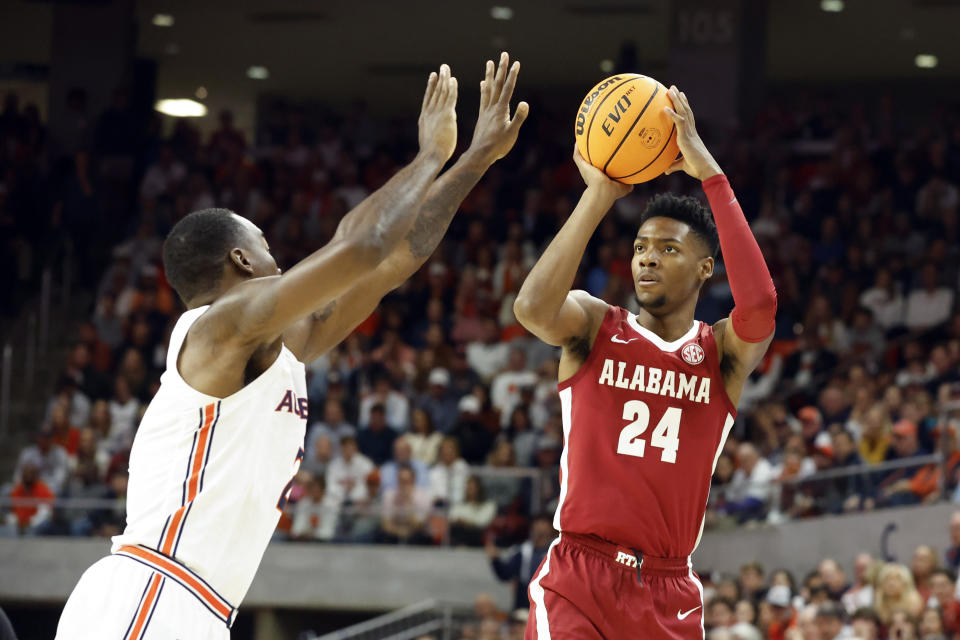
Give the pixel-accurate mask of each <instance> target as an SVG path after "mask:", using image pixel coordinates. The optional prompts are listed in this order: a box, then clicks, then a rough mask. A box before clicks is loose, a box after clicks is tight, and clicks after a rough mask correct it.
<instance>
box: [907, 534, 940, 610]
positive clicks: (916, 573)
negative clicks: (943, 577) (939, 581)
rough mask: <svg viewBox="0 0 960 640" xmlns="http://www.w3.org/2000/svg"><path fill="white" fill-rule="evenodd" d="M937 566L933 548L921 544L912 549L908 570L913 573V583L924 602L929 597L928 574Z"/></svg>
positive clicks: (938, 566)
mask: <svg viewBox="0 0 960 640" xmlns="http://www.w3.org/2000/svg"><path fill="white" fill-rule="evenodd" d="M939 568H940V563H939V562H938V561H937V554H936V552H935V551H934V550H933V549H931V548H930V547H928V546H927V545H925V544H922V545H920V546H919V547H917V548H916V549H915V550H914V552H913V560H912V561H911V563H910V572H911V573H912V574H913V584H914V586H916V588H917V592H918V593H919V594H920V598H921V599H922V600H923V602H924V604H926V602H927V600H929V599H930V576H931V575H932V574H933V572H934V571H936V570H937V569H939Z"/></svg>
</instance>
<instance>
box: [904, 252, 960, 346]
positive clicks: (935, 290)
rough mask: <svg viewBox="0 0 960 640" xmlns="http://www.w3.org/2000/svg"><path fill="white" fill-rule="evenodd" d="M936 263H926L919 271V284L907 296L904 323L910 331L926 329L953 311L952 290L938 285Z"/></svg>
mask: <svg viewBox="0 0 960 640" xmlns="http://www.w3.org/2000/svg"><path fill="white" fill-rule="evenodd" d="M939 280H940V276H939V273H938V271H937V267H936V265H934V264H933V263H929V262H928V263H927V264H926V265H924V267H923V270H922V271H921V272H920V282H921V286H920V287H917V288H916V289H914V290H913V291H911V292H910V295H909V296H907V305H906V317H905V319H904V324H905V325H906V327H907V328H908V329H910V330H911V331H926V330H928V329H932V328H933V327H936V326H938V325H941V324H943V323H945V322H946V321H947V319H948V318H949V317H950V313H951V312H952V311H953V299H954V293H953V290H952V289H950V288H949V287H944V286H941V285H940V282H939Z"/></svg>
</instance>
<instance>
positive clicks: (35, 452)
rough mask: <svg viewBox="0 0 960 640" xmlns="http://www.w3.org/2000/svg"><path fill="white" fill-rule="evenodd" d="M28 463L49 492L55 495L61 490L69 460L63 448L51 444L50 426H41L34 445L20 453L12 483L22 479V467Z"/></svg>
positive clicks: (51, 433) (65, 478)
mask: <svg viewBox="0 0 960 640" xmlns="http://www.w3.org/2000/svg"><path fill="white" fill-rule="evenodd" d="M28 462H29V463H31V464H33V465H34V466H35V467H36V468H37V470H38V472H39V473H40V480H42V481H43V484H44V485H46V487H47V488H49V489H50V491H52V492H53V493H54V494H57V493H60V491H62V490H63V486H64V483H65V482H66V481H67V472H68V470H69V468H70V460H69V458H68V456H67V452H66V451H65V450H64V448H63V447H61V446H60V445H57V444H54V443H53V430H52V429H51V428H50V425H44V426H42V427H41V428H40V431H39V432H37V436H36V444H34V445H33V446H30V447H27V448H26V449H24V450H23V451H21V452H20V458H19V459H18V460H17V468H16V471H14V474H13V479H14V482H19V481H20V480H21V479H22V474H23V467H24V465H25V464H27V463H28Z"/></svg>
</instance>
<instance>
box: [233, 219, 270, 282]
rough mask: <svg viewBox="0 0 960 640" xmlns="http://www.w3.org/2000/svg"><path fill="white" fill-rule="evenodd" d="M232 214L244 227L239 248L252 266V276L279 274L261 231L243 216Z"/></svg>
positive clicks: (260, 276)
mask: <svg viewBox="0 0 960 640" xmlns="http://www.w3.org/2000/svg"><path fill="white" fill-rule="evenodd" d="M233 215H234V217H235V218H236V219H237V220H238V221H239V222H240V225H241V226H242V227H243V229H244V237H243V246H241V247H239V249H240V250H241V251H243V255H244V257H245V258H246V259H247V261H248V262H249V263H250V266H251V267H252V268H253V274H252V275H253V277H254V278H263V277H265V276H276V275H280V267H278V266H277V261H276V259H274V257H273V254H271V253H270V245H269V244H267V239H266V237H265V236H264V235H263V231H261V230H260V228H259V227H258V226H257V225H255V224H253V223H252V222H250V221H249V220H247V219H246V218H244V217H243V216H238V215H237V214H233Z"/></svg>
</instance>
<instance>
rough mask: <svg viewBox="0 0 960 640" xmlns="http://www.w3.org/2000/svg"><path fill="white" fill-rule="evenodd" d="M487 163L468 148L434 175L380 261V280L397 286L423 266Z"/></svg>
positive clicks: (485, 168) (478, 180) (485, 169)
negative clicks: (400, 237) (410, 218)
mask: <svg viewBox="0 0 960 640" xmlns="http://www.w3.org/2000/svg"><path fill="white" fill-rule="evenodd" d="M489 166H490V164H489V162H488V161H487V160H485V159H483V158H482V157H481V156H480V154H479V153H476V152H474V151H472V150H469V149H468V150H467V151H466V152H465V153H464V154H463V155H462V156H460V158H459V159H458V160H457V162H456V163H455V164H454V165H453V166H452V167H450V169H448V170H447V171H445V172H444V173H443V175H441V176H440V177H439V178H437V179H436V180H435V181H434V182H433V184H432V185H430V188H429V189H428V190H427V193H426V197H425V198H424V199H423V201H422V203H421V204H420V207H419V208H418V209H417V211H416V214H415V215H414V217H413V222H412V225H411V226H410V228H409V230H408V231H407V232H406V234H405V235H404V242H400V243H399V244H398V245H396V246H395V247H394V249H393V251H391V252H390V255H388V256H387V258H386V260H384V263H383V265H382V269H381V271H382V274H381V275H382V276H383V277H384V279H383V282H385V283H387V284H388V285H389V286H390V288H391V289H392V288H395V287H398V286H400V284H402V283H403V282H404V281H405V280H406V279H407V278H409V277H410V276H412V275H413V274H414V273H416V272H417V270H418V269H419V268H420V267H421V266H423V264H424V263H425V262H426V261H427V259H428V258H429V257H430V256H431V255H432V254H433V252H434V250H436V248H437V245H439V244H440V241H441V240H442V239H443V236H444V235H445V234H446V232H447V229H448V228H449V227H450V222H451V221H452V220H453V218H454V216H455V215H456V214H457V211H459V210H460V205H461V203H463V201H464V199H465V198H466V197H467V194H469V193H470V191H471V190H473V188H474V187H475V186H477V183H478V182H480V179H481V178H482V177H483V174H484V173H486V171H487V169H488V168H489Z"/></svg>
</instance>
